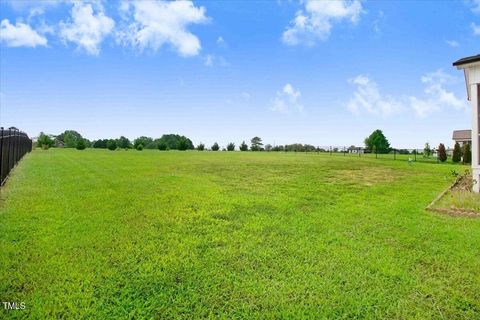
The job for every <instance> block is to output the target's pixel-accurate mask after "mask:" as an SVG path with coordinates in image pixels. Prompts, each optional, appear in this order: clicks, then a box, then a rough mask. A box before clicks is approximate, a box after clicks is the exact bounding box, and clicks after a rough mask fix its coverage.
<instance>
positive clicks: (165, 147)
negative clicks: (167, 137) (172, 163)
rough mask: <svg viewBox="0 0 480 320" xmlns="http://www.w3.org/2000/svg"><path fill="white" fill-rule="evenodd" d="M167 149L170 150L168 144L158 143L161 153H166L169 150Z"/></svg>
mask: <svg viewBox="0 0 480 320" xmlns="http://www.w3.org/2000/svg"><path fill="white" fill-rule="evenodd" d="M167 148H168V146H167V144H166V143H165V142H163V141H160V142H159V143H158V150H160V151H165V150H167Z"/></svg>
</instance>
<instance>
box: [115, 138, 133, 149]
mask: <svg viewBox="0 0 480 320" xmlns="http://www.w3.org/2000/svg"><path fill="white" fill-rule="evenodd" d="M117 146H118V147H119V148H121V149H130V148H131V147H132V143H131V142H130V140H128V138H127V137H124V136H121V137H120V138H118V142H117Z"/></svg>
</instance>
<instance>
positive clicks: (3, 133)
mask: <svg viewBox="0 0 480 320" xmlns="http://www.w3.org/2000/svg"><path fill="white" fill-rule="evenodd" d="M30 151H32V140H31V139H30V138H29V137H28V135H27V134H26V133H25V132H22V131H20V130H18V129H15V128H10V129H3V127H1V128H0V185H3V183H4V182H5V180H6V179H7V177H8V174H9V173H10V171H11V170H12V169H13V167H15V165H16V164H17V163H18V161H20V159H21V158H22V157H23V156H24V155H25V154H26V153H27V152H30Z"/></svg>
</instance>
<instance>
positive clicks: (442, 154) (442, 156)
mask: <svg viewBox="0 0 480 320" xmlns="http://www.w3.org/2000/svg"><path fill="white" fill-rule="evenodd" d="M437 152H438V160H440V161H441V162H445V161H447V151H446V150H445V145H444V144H443V143H440V144H439V145H438V150H437Z"/></svg>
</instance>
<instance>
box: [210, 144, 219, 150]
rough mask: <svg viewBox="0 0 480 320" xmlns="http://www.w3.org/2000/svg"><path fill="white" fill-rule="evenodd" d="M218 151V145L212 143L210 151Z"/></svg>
mask: <svg viewBox="0 0 480 320" xmlns="http://www.w3.org/2000/svg"><path fill="white" fill-rule="evenodd" d="M219 149H220V146H219V145H218V143H216V142H215V143H214V144H213V146H212V151H218V150H219Z"/></svg>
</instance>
